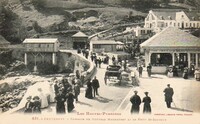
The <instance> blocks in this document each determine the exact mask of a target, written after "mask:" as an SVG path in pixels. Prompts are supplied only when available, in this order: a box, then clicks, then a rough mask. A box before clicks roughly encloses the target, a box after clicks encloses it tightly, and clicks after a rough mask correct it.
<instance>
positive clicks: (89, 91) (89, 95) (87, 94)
mask: <svg viewBox="0 0 200 124" xmlns="http://www.w3.org/2000/svg"><path fill="white" fill-rule="evenodd" d="M85 97H86V98H88V99H93V95H92V83H91V79H88V82H87V88H86V92H85Z"/></svg>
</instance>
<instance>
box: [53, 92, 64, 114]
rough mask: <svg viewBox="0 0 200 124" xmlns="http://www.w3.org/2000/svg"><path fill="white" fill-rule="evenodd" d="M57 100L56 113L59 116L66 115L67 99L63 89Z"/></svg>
mask: <svg viewBox="0 0 200 124" xmlns="http://www.w3.org/2000/svg"><path fill="white" fill-rule="evenodd" d="M55 100H56V113H57V114H64V113H66V112H65V101H66V97H65V95H64V94H63V89H61V88H60V89H59V92H58V94H57V95H56V97H55Z"/></svg>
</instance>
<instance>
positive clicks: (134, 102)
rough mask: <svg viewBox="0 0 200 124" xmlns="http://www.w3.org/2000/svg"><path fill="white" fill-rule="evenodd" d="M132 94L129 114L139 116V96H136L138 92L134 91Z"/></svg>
mask: <svg viewBox="0 0 200 124" xmlns="http://www.w3.org/2000/svg"><path fill="white" fill-rule="evenodd" d="M134 93H135V94H134V95H133V96H132V97H131V98H130V101H131V103H132V107H131V114H134V113H135V114H139V111H140V104H141V99H140V96H138V95H137V93H138V91H134Z"/></svg>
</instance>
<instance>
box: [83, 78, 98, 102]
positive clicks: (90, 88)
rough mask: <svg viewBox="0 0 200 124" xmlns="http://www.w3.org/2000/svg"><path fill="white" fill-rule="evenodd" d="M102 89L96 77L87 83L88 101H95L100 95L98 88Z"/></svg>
mask: <svg viewBox="0 0 200 124" xmlns="http://www.w3.org/2000/svg"><path fill="white" fill-rule="evenodd" d="M99 87H100V85H99V81H98V79H97V78H96V76H95V77H94V79H93V80H92V81H91V79H89V80H88V82H87V88H86V92H85V97H86V98H88V99H93V98H94V97H95V96H96V95H99V93H98V88H99Z"/></svg>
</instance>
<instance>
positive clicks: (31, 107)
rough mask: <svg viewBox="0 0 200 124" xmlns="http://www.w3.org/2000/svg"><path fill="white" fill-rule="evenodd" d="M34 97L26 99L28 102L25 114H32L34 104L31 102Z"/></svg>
mask: <svg viewBox="0 0 200 124" xmlns="http://www.w3.org/2000/svg"><path fill="white" fill-rule="evenodd" d="M31 99H32V97H31V96H29V97H27V98H26V100H27V102H26V104H25V107H24V108H25V110H24V113H32V109H33V102H31Z"/></svg>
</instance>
